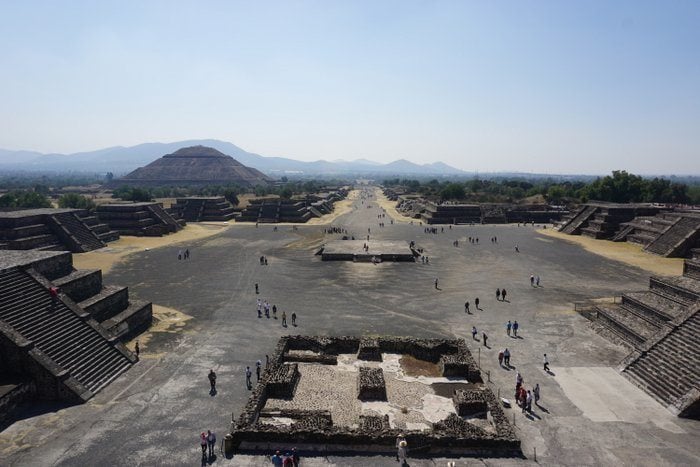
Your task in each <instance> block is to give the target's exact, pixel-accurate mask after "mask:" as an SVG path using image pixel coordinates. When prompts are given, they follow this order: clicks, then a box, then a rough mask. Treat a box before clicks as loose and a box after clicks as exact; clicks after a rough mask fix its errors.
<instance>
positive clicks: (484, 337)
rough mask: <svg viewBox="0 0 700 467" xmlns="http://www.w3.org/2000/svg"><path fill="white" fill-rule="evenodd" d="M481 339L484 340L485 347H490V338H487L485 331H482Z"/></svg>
mask: <svg viewBox="0 0 700 467" xmlns="http://www.w3.org/2000/svg"><path fill="white" fill-rule="evenodd" d="M481 338H482V339H483V342H484V347H488V345H487V344H486V339H488V338H489V336H487V335H486V333H485V332H484V331H481Z"/></svg>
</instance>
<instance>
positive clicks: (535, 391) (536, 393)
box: [532, 383, 540, 407]
mask: <svg viewBox="0 0 700 467" xmlns="http://www.w3.org/2000/svg"><path fill="white" fill-rule="evenodd" d="M532 393H533V395H534V396H535V405H536V406H538V407H539V405H540V404H539V402H540V383H537V384H535V388H534V389H533V390H532Z"/></svg>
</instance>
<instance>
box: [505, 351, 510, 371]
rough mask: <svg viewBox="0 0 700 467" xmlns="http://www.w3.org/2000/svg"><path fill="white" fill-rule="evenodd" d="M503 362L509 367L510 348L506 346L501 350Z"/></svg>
mask: <svg viewBox="0 0 700 467" xmlns="http://www.w3.org/2000/svg"><path fill="white" fill-rule="evenodd" d="M503 363H505V364H506V367H508V368H510V350H508V347H506V348H505V350H504V351H503Z"/></svg>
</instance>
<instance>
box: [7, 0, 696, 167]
mask: <svg viewBox="0 0 700 467" xmlns="http://www.w3.org/2000/svg"><path fill="white" fill-rule="evenodd" d="M0 17H2V18H3V19H4V21H3V28H0V51H1V52H2V53H0V64H2V68H3V70H4V71H5V73H3V74H1V75H0V101H2V102H3V106H2V107H1V108H0V128H1V129H0V148H3V149H17V150H30V151H38V152H43V153H74V152H86V151H92V150H97V149H103V148H107V147H113V146H133V145H138V144H142V143H148V142H157V141H163V142H169V141H180V140H192V139H219V140H222V141H229V142H231V143H233V144H235V145H237V146H239V147H241V148H242V149H244V150H246V151H249V152H253V153H258V154H261V155H265V156H282V157H289V158H293V159H298V160H302V161H315V160H319V159H324V160H329V161H332V160H337V159H343V160H348V161H350V160H355V159H368V160H372V161H376V162H380V163H387V162H391V161H394V160H396V159H407V160H410V161H412V162H415V163H420V164H424V163H432V162H436V161H442V162H444V163H446V164H448V165H451V166H454V167H457V168H459V169H462V170H465V171H469V172H475V171H478V172H482V173H493V172H524V173H552V174H554V173H556V174H606V173H609V172H610V171H612V170H615V169H624V170H628V171H629V172H633V173H639V174H676V175H684V174H688V175H690V174H698V173H700V132H698V130H697V129H698V128H700V84H699V83H700V46H698V44H700V28H697V24H700V3H698V2H674V3H670V4H669V3H665V2H636V1H635V2H616V3H608V2H566V3H554V2H551V3H543V2H502V3H491V2H483V3H476V2H438V3H422V2H420V3H419V2H395V1H385V2H380V3H375V2H363V1H359V2H334V3H327V2H307V1H300V2H270V3H266V4H265V5H259V4H250V3H241V2H200V3H187V2H157V1H154V2H143V3H141V2H114V1H105V2H99V3H94V2H71V3H69V4H56V3H51V2H37V1H27V2H22V3H16V2H6V3H3V4H1V5H0Z"/></svg>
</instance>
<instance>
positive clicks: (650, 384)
mask: <svg viewBox="0 0 700 467" xmlns="http://www.w3.org/2000/svg"><path fill="white" fill-rule="evenodd" d="M592 310H593V311H592V312H591V311H590V310H588V311H586V312H585V315H586V316H587V317H588V318H589V319H592V320H593V321H594V322H597V323H599V324H600V325H602V326H603V327H604V328H605V329H607V330H608V331H611V332H612V333H614V334H616V335H617V336H618V337H619V338H621V339H622V340H623V341H625V342H626V343H627V344H628V345H629V346H630V347H631V348H632V349H633V350H632V353H631V354H630V356H628V357H627V359H625V361H624V362H623V364H622V365H621V367H620V370H621V371H622V372H623V374H624V375H625V376H626V377H627V378H628V379H630V381H632V382H633V383H635V384H637V385H638V386H639V387H641V388H642V389H644V390H645V391H646V392H648V393H649V394H650V395H652V396H653V397H654V398H656V399H657V400H658V401H659V402H661V403H662V404H664V405H665V406H666V407H667V408H669V409H670V410H671V411H673V412H674V413H676V414H678V415H679V416H684V417H692V418H698V416H700V261H697V260H686V261H685V265H684V268H683V275H682V276H679V277H650V278H649V289H648V290H647V291H642V292H629V293H625V294H622V298H621V300H620V301H619V302H617V303H614V304H605V303H596V304H594V305H593V306H592Z"/></svg>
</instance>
